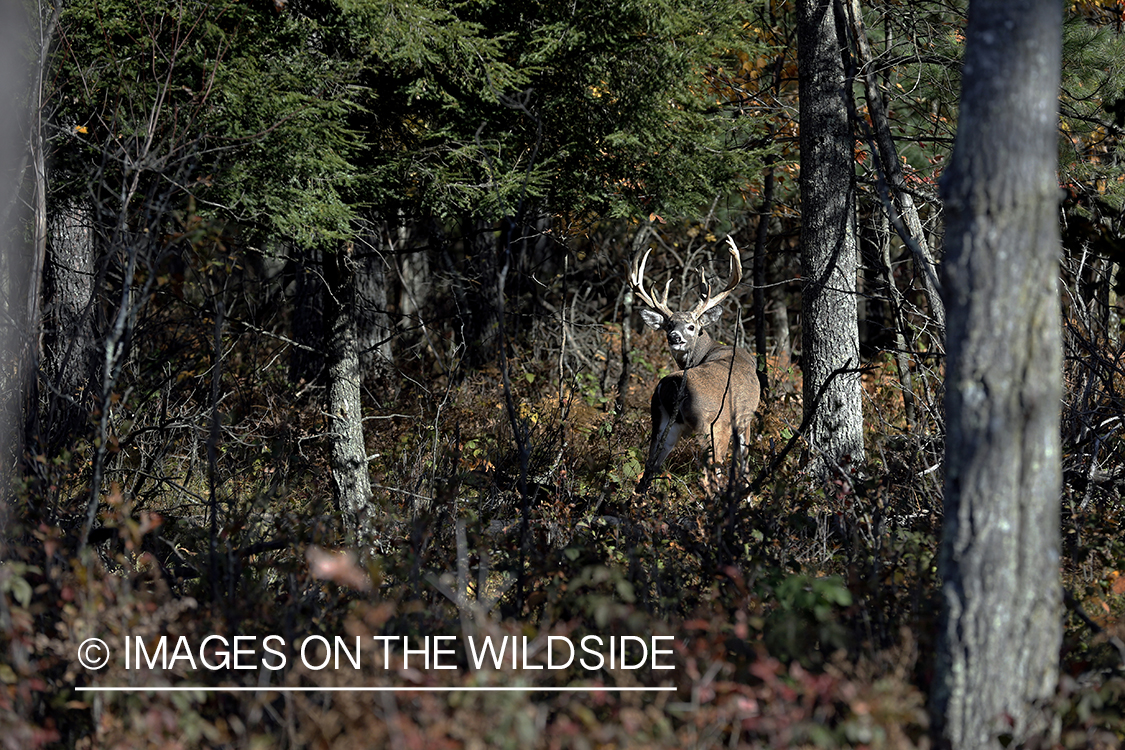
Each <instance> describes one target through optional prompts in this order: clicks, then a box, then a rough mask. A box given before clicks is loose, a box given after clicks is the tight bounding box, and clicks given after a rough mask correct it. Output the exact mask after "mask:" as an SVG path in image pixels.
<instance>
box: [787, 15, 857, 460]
mask: <svg viewBox="0 0 1125 750" xmlns="http://www.w3.org/2000/svg"><path fill="white" fill-rule="evenodd" d="M797 16H798V21H797V23H798V77H799V86H800V98H801V103H800V107H801V110H800V117H801V213H802V216H803V219H804V220H803V223H802V226H801V269H802V276H803V278H804V287H803V292H802V294H803V298H802V303H801V313H802V318H803V325H802V338H801V342H802V343H801V348H802V355H801V357H802V359H801V369H802V371H803V373H804V404H805V410H806V419H807V421H808V424H809V430H808V432H807V433H806V437H807V439H808V442H809V446H810V448H811V454H810V469H811V471H812V473H813V475H814V476H825V475H827V474H828V473H830V472H831V471H832V469H833V468H834V467H836V466H841V467H842V466H843V465H844V464H847V463H852V464H854V465H858V464H861V463H863V460H864V447H863V400H862V391H861V383H860V376H859V372H858V367H859V364H860V363H859V324H858V315H857V310H856V270H857V267H858V263H859V260H858V253H857V249H856V231H855V173H854V168H853V164H854V158H853V143H854V140H853V137H852V132H851V123H850V120H849V118H848V110H849V107H848V102H847V99H846V97H848V96H850V94H849V92H848V88H847V85H846V79H845V76H844V66H843V62H842V60H841V47H840V41H841V40H840V36H839V33H838V29H839V28H840V26H841V24H840V23H839V22H840V21H841V20H842V19H841V18H840V17H839V15H838V14H837V13H835V12H834V6H833V2H832V0H800V2H798V5H797ZM841 368H844V369H853V368H855V369H856V370H857V371H855V372H845V373H843V374H841V375H838V376H837V377H835V378H834V379H833V380H832V382H831V383H830V384H829V385H828V388H827V390H826V391H825V393H824V396H823V397H822V399H821V401H820V404H819V405H817V413H815V414H812V415H810V414H808V413H807V412H808V410H810V409H811V408H812V407H813V406H814V404H813V402H814V400H815V395H816V394H817V393H818V392H819V391H820V389H821V386H822V385H823V384H824V383H825V381H827V380H828V379H829V378H830V377H831V376H832V373H833V372H834V371H836V370H839V369H841ZM810 416H811V419H808V418H809V417H810Z"/></svg>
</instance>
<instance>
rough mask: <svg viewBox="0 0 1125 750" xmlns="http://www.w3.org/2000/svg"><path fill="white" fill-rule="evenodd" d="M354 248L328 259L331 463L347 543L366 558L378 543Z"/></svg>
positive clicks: (330, 254) (334, 490)
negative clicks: (369, 472) (357, 318)
mask: <svg viewBox="0 0 1125 750" xmlns="http://www.w3.org/2000/svg"><path fill="white" fill-rule="evenodd" d="M354 262H355V261H354V259H353V258H352V248H351V247H350V246H348V247H346V248H344V247H342V248H340V249H338V250H336V251H335V252H326V253H325V254H324V278H325V281H326V282H327V287H328V294H327V304H326V305H325V308H326V309H325V314H324V320H325V325H326V326H327V347H328V352H327V354H328V418H329V433H330V438H329V440H330V443H331V451H330V453H331V455H330V458H329V464H330V466H331V469H332V488H333V492H334V495H335V499H336V504H337V507H338V508H339V510H340V513H341V515H342V516H343V519H344V529H345V531H346V533H347V535H348V538H349V543H350V544H352V545H355V546H356V547H358V548H359V549H360V550H361V552H364V553H367V552H368V551H370V550H371V547H372V545H373V544H374V543H375V542H376V541H377V540H376V536H375V526H374V523H375V521H376V520H377V519H376V518H375V512H374V508H373V507H372V504H371V480H370V478H369V477H368V475H367V448H366V445H365V443H364V440H363V407H362V403H361V399H360V393H361V385H362V380H363V375H362V372H361V370H360V365H359V342H358V339H357V338H356V327H355V299H356V292H355V269H354V267H353V265H352V264H353V263H354Z"/></svg>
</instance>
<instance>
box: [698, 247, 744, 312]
mask: <svg viewBox="0 0 1125 750" xmlns="http://www.w3.org/2000/svg"><path fill="white" fill-rule="evenodd" d="M727 244H728V245H730V280H729V281H728V282H727V286H726V289H724V290H723V291H721V292H719V293H718V294H716V295H714V296H712V295H711V285H710V284H708V283H707V279H706V276H704V274H703V271H702V269H701V270H700V272H699V273H700V276H702V277H703V286H705V287H706V288H707V296H706V297H705V298H703V299H702V300H700V301H699V303H698V304H696V306H695V307H694V308H693V309H692V311H691V316H692V317H693V318H699V316H701V315H702V314H703V313H705V312H707V311H708V310H710V309H711V308H713V307H715V306H716V305H718V304H721V303H722V301H723V300H725V299H726V298H727V296H729V295H730V293H731V292H733V291H734V288H735V287H736V286H738V283H739V282H740V281H742V259H741V258H740V257H739V255H738V245H736V244H734V239H733V238H731V236H730V235H729V234H728V235H727Z"/></svg>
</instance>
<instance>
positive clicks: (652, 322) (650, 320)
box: [641, 307, 664, 331]
mask: <svg viewBox="0 0 1125 750" xmlns="http://www.w3.org/2000/svg"><path fill="white" fill-rule="evenodd" d="M641 320H643V321H644V322H645V325H647V326H648V327H649V328H651V329H652V330H654V331H660V330H663V329H664V315H662V314H661V313H658V312H657V311H656V310H650V309H649V308H647V307H642V308H641Z"/></svg>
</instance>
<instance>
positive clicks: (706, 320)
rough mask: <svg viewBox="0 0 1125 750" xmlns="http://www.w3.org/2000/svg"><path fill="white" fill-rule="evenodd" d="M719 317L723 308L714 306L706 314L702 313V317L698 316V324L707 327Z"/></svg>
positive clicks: (721, 315)
mask: <svg viewBox="0 0 1125 750" xmlns="http://www.w3.org/2000/svg"><path fill="white" fill-rule="evenodd" d="M721 317H723V308H722V307H721V306H719V305H716V306H715V307H712V308H711V309H710V310H708V311H707V312H705V313H703V315H701V316H700V319H699V322H700V324H701V325H703V326H709V325H711V324H712V323H714V322H716V321H717V320H718V319H719V318H721Z"/></svg>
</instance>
